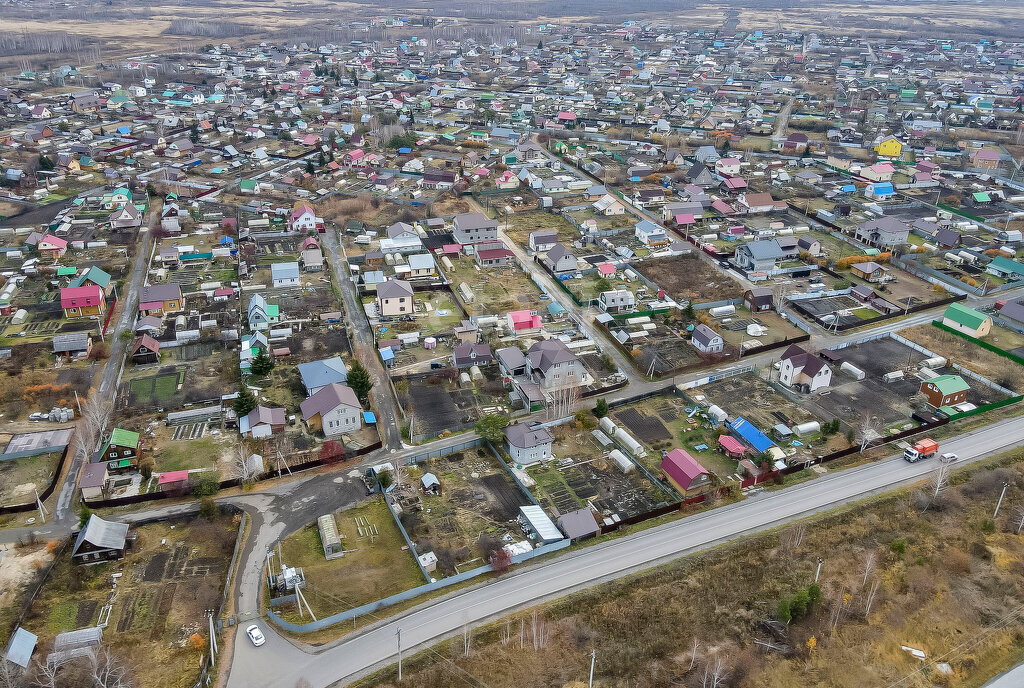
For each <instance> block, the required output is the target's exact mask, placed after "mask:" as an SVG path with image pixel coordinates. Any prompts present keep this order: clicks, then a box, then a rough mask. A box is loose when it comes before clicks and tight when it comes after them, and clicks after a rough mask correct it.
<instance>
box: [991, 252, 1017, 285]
mask: <svg viewBox="0 0 1024 688" xmlns="http://www.w3.org/2000/svg"><path fill="white" fill-rule="evenodd" d="M985 272H987V273H988V274H990V275H995V276H996V277H1001V278H1003V279H1005V280H1007V281H1009V282H1017V281H1019V280H1022V279H1024V264H1022V263H1018V262H1017V261H1015V260H1011V259H1009V258H1005V257H1003V256H996V257H995V258H993V259H992V260H991V261H990V262H989V264H988V265H986V266H985Z"/></svg>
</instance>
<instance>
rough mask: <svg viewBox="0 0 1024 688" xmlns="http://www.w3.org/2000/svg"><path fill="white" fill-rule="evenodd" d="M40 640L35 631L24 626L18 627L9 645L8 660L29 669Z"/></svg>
mask: <svg viewBox="0 0 1024 688" xmlns="http://www.w3.org/2000/svg"><path fill="white" fill-rule="evenodd" d="M38 640H39V638H38V637H36V635H35V633H29V632H28V631H26V630H25V629H24V628H18V630H16V631H15V632H14V635H13V636H11V642H10V643H9V644H8V645H7V661H8V662H13V663H15V664H17V665H18V666H20V667H21V668H23V669H27V668H28V663H29V660H30V659H32V652H33V651H35V649H36V642H37V641H38Z"/></svg>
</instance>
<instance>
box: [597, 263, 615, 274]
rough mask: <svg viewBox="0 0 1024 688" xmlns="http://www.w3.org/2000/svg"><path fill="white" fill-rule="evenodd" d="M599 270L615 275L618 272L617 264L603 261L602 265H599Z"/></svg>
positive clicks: (602, 272)
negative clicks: (616, 269)
mask: <svg viewBox="0 0 1024 688" xmlns="http://www.w3.org/2000/svg"><path fill="white" fill-rule="evenodd" d="M597 271H598V272H599V273H601V274H602V275H605V276H607V275H614V274H615V272H616V271H615V266H614V265H612V264H611V263H601V264H600V265H598V266H597Z"/></svg>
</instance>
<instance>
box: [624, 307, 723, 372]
mask: <svg viewBox="0 0 1024 688" xmlns="http://www.w3.org/2000/svg"><path fill="white" fill-rule="evenodd" d="M646 325H647V326H646V327H645V326H644V324H636V325H630V324H627V322H626V319H622V320H618V321H615V322H610V323H609V326H610V329H611V332H612V335H613V336H615V335H616V333H618V336H619V337H621V336H623V334H628V335H629V338H628V339H626V340H625V342H624V343H623V347H624V348H625V349H626V350H627V351H629V354H630V357H631V359H632V362H633V365H634V367H635V368H636V369H637V370H638V371H639V372H640V373H642V374H644V375H651V376H653V377H663V376H665V375H670V374H677V373H679V372H682V371H685V370H693V369H697V368H701V367H704V366H708V365H714V364H718V363H722V362H724V361H727V360H731V359H733V358H735V357H736V355H737V349H736V348H735V347H733V346H731V345H726V347H725V350H724V351H723V352H721V353H709V354H702V353H701V352H700V351H698V350H697V349H696V347H694V346H693V344H691V343H690V333H689V332H687V331H686V328H682V327H677V326H675V325H666V324H665V323H664V320H663V318H661V317H660V316H659V317H657V318H654V319H652V322H650V323H647V324H646ZM651 325H653V327H650V326H651ZM637 335H640V336H637Z"/></svg>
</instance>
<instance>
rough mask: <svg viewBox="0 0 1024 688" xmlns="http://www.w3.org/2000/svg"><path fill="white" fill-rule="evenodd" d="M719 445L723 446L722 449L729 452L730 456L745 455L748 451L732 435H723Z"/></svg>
mask: <svg viewBox="0 0 1024 688" xmlns="http://www.w3.org/2000/svg"><path fill="white" fill-rule="evenodd" d="M718 443H719V444H720V445H722V449H724V450H725V451H727V452H729V453H730V454H744V453H746V449H745V448H744V447H743V445H742V444H741V443H740V441H739V440H738V439H736V438H735V437H733V436H732V435H722V436H720V437H719V438H718Z"/></svg>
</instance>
